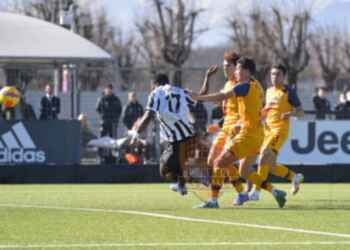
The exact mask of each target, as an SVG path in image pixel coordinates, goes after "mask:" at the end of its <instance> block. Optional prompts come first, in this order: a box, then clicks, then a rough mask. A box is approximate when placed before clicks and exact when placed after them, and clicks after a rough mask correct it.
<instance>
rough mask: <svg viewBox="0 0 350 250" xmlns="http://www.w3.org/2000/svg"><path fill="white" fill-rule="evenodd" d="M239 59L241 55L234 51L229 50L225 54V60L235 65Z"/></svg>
mask: <svg viewBox="0 0 350 250" xmlns="http://www.w3.org/2000/svg"><path fill="white" fill-rule="evenodd" d="M239 57H240V56H239V54H238V53H236V52H234V51H230V50H227V51H225V52H224V60H226V61H227V62H229V63H232V64H233V65H236V64H237V61H238V59H239Z"/></svg>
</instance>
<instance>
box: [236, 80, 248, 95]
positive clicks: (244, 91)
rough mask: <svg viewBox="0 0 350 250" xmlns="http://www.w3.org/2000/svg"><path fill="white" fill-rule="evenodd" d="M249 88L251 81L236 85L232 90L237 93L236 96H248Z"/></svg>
mask: <svg viewBox="0 0 350 250" xmlns="http://www.w3.org/2000/svg"><path fill="white" fill-rule="evenodd" d="M249 88H250V84H249V83H241V84H238V85H236V86H235V87H234V88H233V90H232V91H233V92H234V93H235V95H236V96H246V95H248V92H249Z"/></svg>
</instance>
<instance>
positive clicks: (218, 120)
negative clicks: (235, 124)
mask: <svg viewBox="0 0 350 250" xmlns="http://www.w3.org/2000/svg"><path fill="white" fill-rule="evenodd" d="M211 122H212V123H213V124H219V125H220V126H221V125H222V123H223V122H224V112H223V110H222V103H221V102H219V103H216V106H215V107H214V108H213V110H212V111H211Z"/></svg>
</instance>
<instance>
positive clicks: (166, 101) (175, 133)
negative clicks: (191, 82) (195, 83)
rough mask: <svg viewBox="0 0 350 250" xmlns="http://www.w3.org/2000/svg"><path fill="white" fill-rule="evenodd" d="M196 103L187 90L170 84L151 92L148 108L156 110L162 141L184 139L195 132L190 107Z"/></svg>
mask: <svg viewBox="0 0 350 250" xmlns="http://www.w3.org/2000/svg"><path fill="white" fill-rule="evenodd" d="M194 103H195V102H194V101H193V100H192V99H191V97H190V96H189V95H188V93H187V91H186V90H184V89H182V88H179V87H175V86H172V85H169V84H166V85H164V86H159V87H157V88H156V89H154V90H153V91H152V92H151V94H150V95H149V97H148V102H147V107H146V110H150V111H153V112H156V114H157V119H158V121H159V123H160V137H161V140H162V141H168V142H177V141H182V140H184V139H186V138H188V137H192V136H193V135H194V134H195V132H194V128H193V117H192V114H191V113H190V109H189V105H193V104H194Z"/></svg>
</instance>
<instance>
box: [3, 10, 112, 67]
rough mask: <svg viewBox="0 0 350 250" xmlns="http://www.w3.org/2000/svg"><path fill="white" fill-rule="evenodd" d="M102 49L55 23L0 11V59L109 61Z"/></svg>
mask: <svg viewBox="0 0 350 250" xmlns="http://www.w3.org/2000/svg"><path fill="white" fill-rule="evenodd" d="M111 60H112V57H111V56H110V55H109V54H108V53H107V52H106V51H104V50H102V49H101V48H99V47H98V46H96V45H95V44H93V43H92V42H90V41H88V40H87V39H85V38H83V37H81V36H79V35H76V34H74V33H73V32H71V31H69V30H67V29H65V28H62V27H60V26H57V25H55V24H52V23H49V22H45V21H42V20H40V19H36V18H33V17H28V16H24V15H18V14H12V13H7V12H0V63H2V64H8V63H10V64H11V63H15V64H27V63H29V64H33V63H41V64H64V63H72V64H77V63H84V62H90V61H111Z"/></svg>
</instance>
